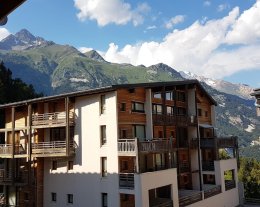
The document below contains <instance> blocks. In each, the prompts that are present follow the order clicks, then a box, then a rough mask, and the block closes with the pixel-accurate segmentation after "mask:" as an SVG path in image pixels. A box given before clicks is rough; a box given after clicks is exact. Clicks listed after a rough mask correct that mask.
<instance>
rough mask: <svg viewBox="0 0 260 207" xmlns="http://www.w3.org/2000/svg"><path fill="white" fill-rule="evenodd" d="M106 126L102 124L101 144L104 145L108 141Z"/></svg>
mask: <svg viewBox="0 0 260 207" xmlns="http://www.w3.org/2000/svg"><path fill="white" fill-rule="evenodd" d="M106 137H107V136H106V126H105V125H103V126H100V140H101V145H104V144H106V143H107V138H106Z"/></svg>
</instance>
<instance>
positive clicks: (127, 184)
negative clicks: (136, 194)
mask: <svg viewBox="0 0 260 207" xmlns="http://www.w3.org/2000/svg"><path fill="white" fill-rule="evenodd" d="M134 187H135V180H134V173H120V174H119V188H121V189H134Z"/></svg>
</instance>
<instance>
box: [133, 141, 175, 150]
mask: <svg viewBox="0 0 260 207" xmlns="http://www.w3.org/2000/svg"><path fill="white" fill-rule="evenodd" d="M138 147H139V151H140V152H162V151H170V150H173V149H174V140H173V139H172V140H170V139H153V140H151V141H140V142H139V143H138Z"/></svg>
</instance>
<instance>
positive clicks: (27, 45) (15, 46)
mask: <svg viewBox="0 0 260 207" xmlns="http://www.w3.org/2000/svg"><path fill="white" fill-rule="evenodd" d="M50 44H54V43H53V42H51V41H46V40H44V39H43V38H42V37H35V36H33V35H32V34H31V33H30V32H29V31H28V30H26V29H22V30H21V31H19V32H17V33H16V34H15V35H12V34H11V35H9V36H7V37H6V38H5V39H3V40H1V41H0V49H1V50H26V49H31V48H33V47H40V46H45V45H50Z"/></svg>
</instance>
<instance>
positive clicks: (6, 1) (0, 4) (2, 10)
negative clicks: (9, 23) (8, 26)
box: [0, 0, 26, 20]
mask: <svg viewBox="0 0 260 207" xmlns="http://www.w3.org/2000/svg"><path fill="white" fill-rule="evenodd" d="M25 1H26V0H1V1H0V20H2V19H3V18H4V17H6V16H8V14H10V13H11V12H12V11H13V10H15V9H16V8H17V7H19V6H20V5H21V4H22V3H24V2H25Z"/></svg>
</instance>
